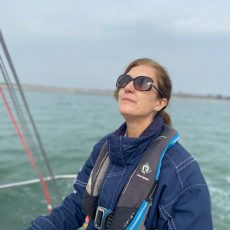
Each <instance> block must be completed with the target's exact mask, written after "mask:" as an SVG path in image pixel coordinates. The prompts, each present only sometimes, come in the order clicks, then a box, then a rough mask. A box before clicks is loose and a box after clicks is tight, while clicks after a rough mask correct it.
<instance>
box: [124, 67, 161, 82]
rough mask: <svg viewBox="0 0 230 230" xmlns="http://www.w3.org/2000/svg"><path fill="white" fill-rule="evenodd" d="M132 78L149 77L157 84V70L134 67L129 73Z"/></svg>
mask: <svg viewBox="0 0 230 230" xmlns="http://www.w3.org/2000/svg"><path fill="white" fill-rule="evenodd" d="M127 74H129V75H130V76H131V77H134V78H136V77H138V76H147V77H150V78H152V79H153V81H155V82H156V73H155V70H154V69H153V68H152V67H150V66H148V65H138V66H135V67H133V68H132V69H130V70H129V72H127Z"/></svg>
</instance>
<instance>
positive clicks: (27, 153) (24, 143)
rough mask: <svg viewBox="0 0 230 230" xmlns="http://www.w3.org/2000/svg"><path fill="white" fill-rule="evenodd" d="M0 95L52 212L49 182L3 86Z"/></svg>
mask: <svg viewBox="0 0 230 230" xmlns="http://www.w3.org/2000/svg"><path fill="white" fill-rule="evenodd" d="M0 95H1V97H2V100H3V103H4V105H5V107H6V110H7V112H8V114H9V117H10V119H11V121H12V123H13V125H14V128H15V130H16V132H17V135H18V138H19V140H20V141H21V144H22V146H23V149H24V151H25V153H26V155H27V157H28V158H29V160H30V163H31V165H32V168H33V169H34V171H35V173H36V174H37V176H38V178H39V180H40V183H41V186H42V189H43V193H44V196H45V199H46V203H47V208H48V211H49V212H51V211H52V206H51V198H50V194H49V190H48V187H47V184H46V182H45V180H44V178H43V176H42V174H41V172H40V170H39V169H38V168H37V165H36V161H35V158H34V156H33V154H32V152H31V151H30V148H29V147H28V145H27V143H26V140H25V138H24V136H23V134H22V132H21V131H20V128H19V126H18V124H17V121H16V119H15V117H14V115H13V113H12V111H11V109H10V106H9V104H8V102H7V99H6V97H5V95H4V93H3V90H2V88H1V86H0Z"/></svg>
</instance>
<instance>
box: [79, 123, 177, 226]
mask: <svg viewBox="0 0 230 230" xmlns="http://www.w3.org/2000/svg"><path fill="white" fill-rule="evenodd" d="M178 138H179V135H178V133H177V131H176V130H175V129H173V128H171V127H169V126H167V125H165V124H164V125H163V130H162V132H161V134H160V135H159V136H158V137H157V138H156V139H155V140H153V141H152V142H151V143H150V144H149V146H148V148H147V150H146V151H145V153H144V155H143V156H142V158H141V160H140V162H139V164H138V165H137V167H136V169H135V170H134V171H133V173H132V174H131V176H130V177H129V179H128V181H127V183H126V185H125V186H124V188H123V190H122V192H121V195H120V197H119V199H118V202H117V206H116V209H115V211H114V212H113V211H112V210H108V209H106V208H104V207H101V206H98V196H99V190H100V187H101V184H102V181H103V178H104V176H105V173H106V171H107V169H108V166H109V163H110V160H109V156H108V143H107V142H105V143H104V145H103V146H102V148H101V150H100V153H99V155H98V157H97V160H96V162H95V165H94V168H93V170H92V171H91V174H90V177H89V180H88V184H87V186H86V191H85V194H84V197H83V200H82V209H83V212H84V213H85V214H86V215H87V216H88V217H90V218H93V219H94V226H95V228H97V229H101V230H104V229H110V230H122V229H127V230H131V229H145V226H144V222H145V219H146V216H147V214H148V210H149V208H150V206H151V204H152V200H153V198H154V194H155V193H156V189H157V184H158V179H159V175H160V169H161V162H162V160H163V157H164V155H165V153H166V151H167V149H168V148H170V147H171V146H173V145H174V144H175V143H176V142H177V141H178ZM140 188H141V189H140Z"/></svg>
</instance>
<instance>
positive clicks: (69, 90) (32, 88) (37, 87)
mask: <svg viewBox="0 0 230 230" xmlns="http://www.w3.org/2000/svg"><path fill="white" fill-rule="evenodd" d="M0 86H1V87H2V88H4V89H5V88H6V87H7V86H6V84H4V83H0ZM13 87H14V88H16V86H15V85H13ZM22 88H23V90H25V91H36V92H47V93H64V94H90V95H101V96H103V95H104V96H106V95H107V96H112V95H113V93H114V90H112V89H84V88H69V87H56V86H45V85H28V84H23V85H22ZM172 96H173V97H175V98H185V99H205V100H218V101H219V100H224V101H229V102H230V96H222V95H198V94H189V93H173V95H172Z"/></svg>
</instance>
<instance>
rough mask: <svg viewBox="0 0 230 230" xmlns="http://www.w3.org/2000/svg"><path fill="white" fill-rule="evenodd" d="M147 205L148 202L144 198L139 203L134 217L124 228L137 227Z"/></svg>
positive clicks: (146, 209) (132, 229)
mask: <svg viewBox="0 0 230 230" xmlns="http://www.w3.org/2000/svg"><path fill="white" fill-rule="evenodd" d="M149 205H150V204H149V202H147V201H146V200H144V201H143V202H142V204H141V206H140V208H139V209H138V211H137V213H136V215H135V217H134V219H133V220H132V222H131V223H130V224H129V226H128V227H127V228H126V230H135V229H138V227H139V226H140V224H141V221H142V220H143V218H144V217H145V215H146V211H148V208H149Z"/></svg>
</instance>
